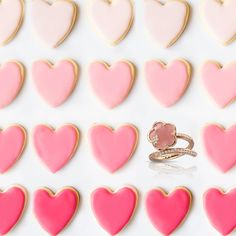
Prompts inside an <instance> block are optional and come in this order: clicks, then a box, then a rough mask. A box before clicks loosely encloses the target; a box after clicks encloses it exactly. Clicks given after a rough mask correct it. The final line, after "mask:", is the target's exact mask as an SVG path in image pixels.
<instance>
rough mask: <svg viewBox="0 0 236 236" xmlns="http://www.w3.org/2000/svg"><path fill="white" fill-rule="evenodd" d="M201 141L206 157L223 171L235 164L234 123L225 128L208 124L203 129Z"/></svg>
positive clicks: (235, 137)
mask: <svg viewBox="0 0 236 236" xmlns="http://www.w3.org/2000/svg"><path fill="white" fill-rule="evenodd" d="M203 142H204V146H205V149H206V152H207V155H208V158H209V159H210V160H211V161H212V163H214V164H215V166H216V167H217V168H218V169H220V170H221V171H223V172H227V171H228V170H229V169H231V168H232V167H234V166H235V165H236V125H233V126H231V127H230V128H229V129H227V130H225V129H224V128H223V127H221V126H218V125H208V126H206V127H205V129H204V131H203Z"/></svg>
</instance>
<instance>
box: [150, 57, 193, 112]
mask: <svg viewBox="0 0 236 236" xmlns="http://www.w3.org/2000/svg"><path fill="white" fill-rule="evenodd" d="M145 75H146V81H147V84H148V87H149V89H150V91H151V93H152V94H153V95H154V97H155V98H156V99H157V100H158V101H159V102H160V103H161V104H163V105H164V106H166V107H169V106H172V105H174V104H175V103H176V102H177V101H178V100H179V99H180V98H181V97H182V96H183V94H184V92H185V90H186V89H187V87H188V85H189V82H190V77H191V67H190V64H189V63H188V62H187V61H184V60H175V61H172V62H171V63H170V64H168V65H165V64H164V63H163V62H161V61H154V60H153V61H149V62H147V63H146V66H145Z"/></svg>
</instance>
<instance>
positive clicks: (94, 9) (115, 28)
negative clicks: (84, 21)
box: [89, 0, 134, 44]
mask: <svg viewBox="0 0 236 236" xmlns="http://www.w3.org/2000/svg"><path fill="white" fill-rule="evenodd" d="M121 12H122V14H120V13H121ZM89 15H90V18H91V21H92V23H93V24H94V25H95V26H96V29H97V31H98V32H99V33H100V34H101V35H102V36H103V37H104V38H105V40H107V41H108V43H111V44H118V43H119V42H120V41H121V40H122V39H123V38H125V36H126V35H127V34H128V32H129V30H130V28H131V26H132V23H133V18H134V14H133V2H132V0H105V1H104V0H91V1H90V6H89Z"/></svg>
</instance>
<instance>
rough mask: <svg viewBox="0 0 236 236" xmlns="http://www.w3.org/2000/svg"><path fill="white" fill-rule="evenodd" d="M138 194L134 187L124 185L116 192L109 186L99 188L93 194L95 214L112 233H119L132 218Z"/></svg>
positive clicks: (92, 203)
mask: <svg viewBox="0 0 236 236" xmlns="http://www.w3.org/2000/svg"><path fill="white" fill-rule="evenodd" d="M137 200H138V194H137V191H136V190H135V189H134V188H132V187H124V188H121V189H119V190H117V191H116V192H112V191H111V190H110V189H108V188H98V189H96V190H94V191H93V193H92V194H91V205H92V209H93V212H94V215H95V217H96V219H97V221H98V223H99V224H100V225H101V227H102V228H103V229H104V230H106V231H107V232H108V233H109V234H110V235H116V234H118V233H119V232H120V231H121V230H122V229H123V228H124V227H125V226H127V225H128V223H129V221H130V220H131V218H132V216H133V214H134V212H135V208H136V205H137Z"/></svg>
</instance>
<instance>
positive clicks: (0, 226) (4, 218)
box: [0, 186, 26, 235]
mask: <svg viewBox="0 0 236 236" xmlns="http://www.w3.org/2000/svg"><path fill="white" fill-rule="evenodd" d="M25 203H26V194H25V192H24V190H23V188H20V187H16V186H15V187H11V188H9V189H7V190H6V191H5V192H0V219H1V220H0V234H1V235H5V234H7V233H8V232H9V231H10V230H11V229H12V228H13V227H14V226H15V225H16V224H17V223H18V221H19V219H20V217H21V216H22V214H23V211H24V207H25Z"/></svg>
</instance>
